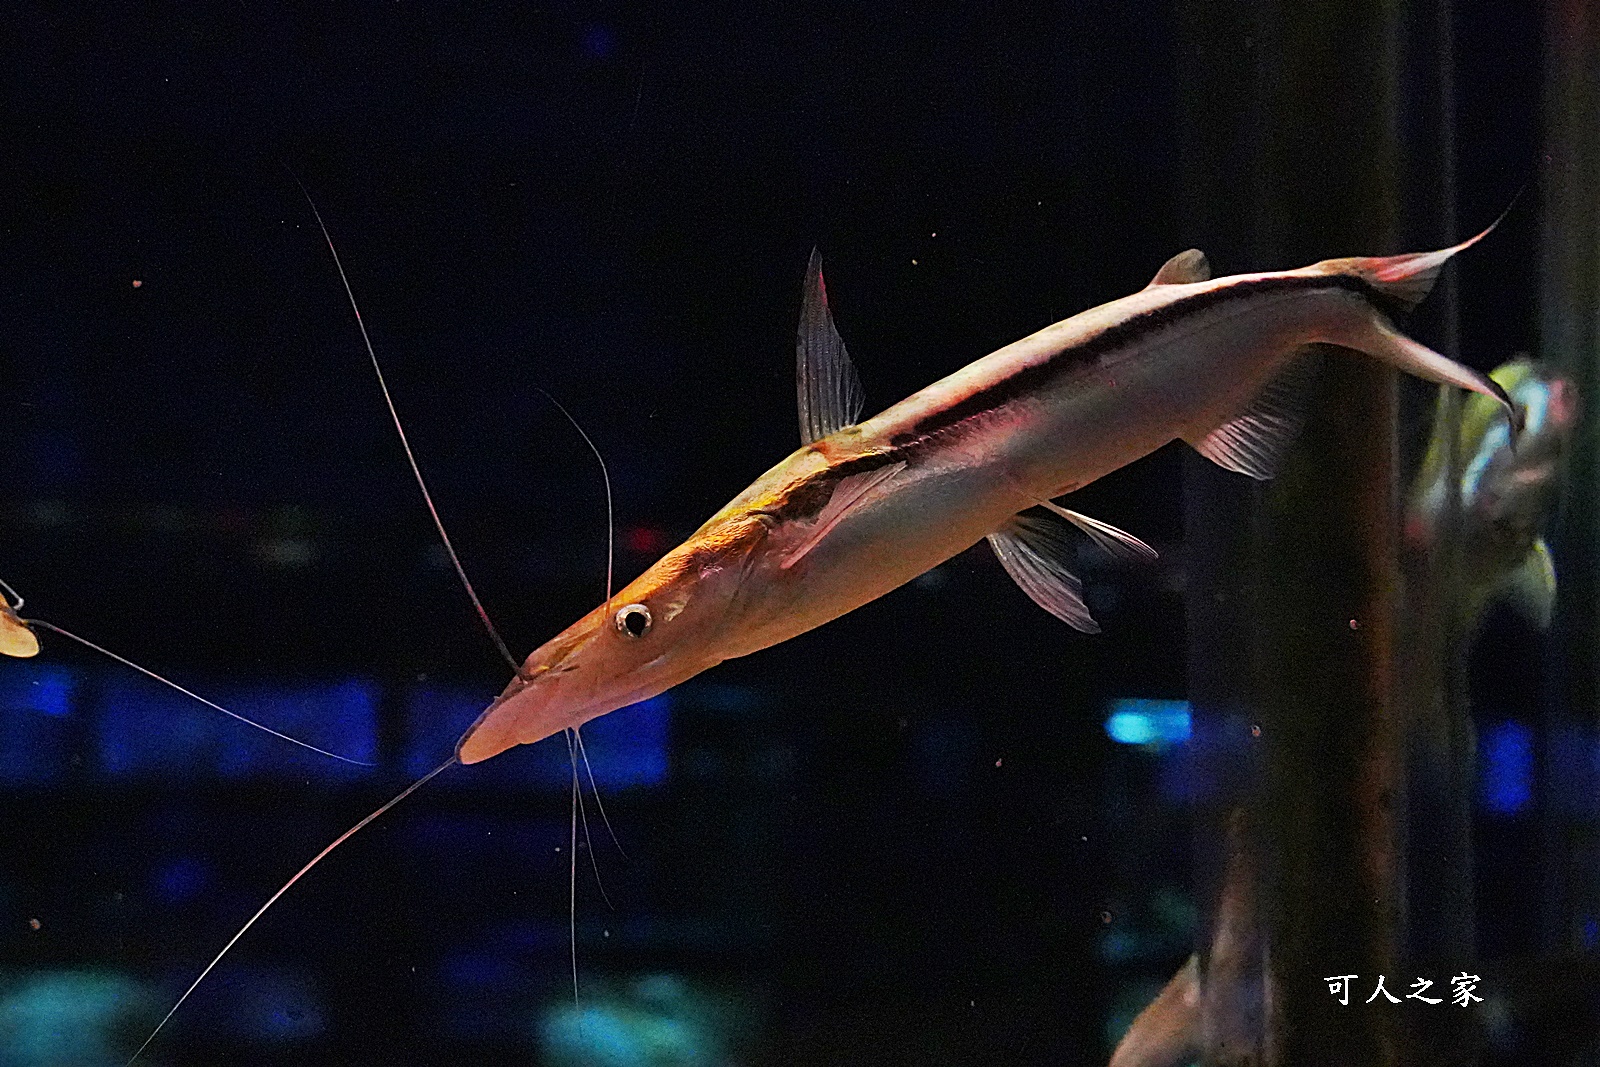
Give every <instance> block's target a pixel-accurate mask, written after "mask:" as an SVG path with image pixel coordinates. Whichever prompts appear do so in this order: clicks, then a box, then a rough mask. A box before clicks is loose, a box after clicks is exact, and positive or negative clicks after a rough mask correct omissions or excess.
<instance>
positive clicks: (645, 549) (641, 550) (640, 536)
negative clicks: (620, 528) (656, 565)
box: [622, 526, 667, 556]
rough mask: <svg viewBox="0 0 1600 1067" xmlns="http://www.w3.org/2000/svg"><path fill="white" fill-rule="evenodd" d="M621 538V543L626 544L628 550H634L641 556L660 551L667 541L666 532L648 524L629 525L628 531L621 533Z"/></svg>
mask: <svg viewBox="0 0 1600 1067" xmlns="http://www.w3.org/2000/svg"><path fill="white" fill-rule="evenodd" d="M622 538H623V543H624V544H626V545H627V546H628V551H629V552H634V553H637V554H638V555H641V556H648V555H652V554H654V553H656V552H660V551H661V550H662V549H663V548H664V547H665V546H666V543H667V535H666V534H664V533H662V532H661V531H660V530H655V529H652V528H650V527H648V526H634V527H630V528H629V529H628V531H627V532H626V533H624V534H623V535H622Z"/></svg>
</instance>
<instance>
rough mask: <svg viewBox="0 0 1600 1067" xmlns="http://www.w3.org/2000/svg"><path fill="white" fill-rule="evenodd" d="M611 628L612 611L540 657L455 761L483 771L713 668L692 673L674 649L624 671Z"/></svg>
mask: <svg viewBox="0 0 1600 1067" xmlns="http://www.w3.org/2000/svg"><path fill="white" fill-rule="evenodd" d="M597 620H598V623H599V624H598V625H597ZM609 628H610V613H609V611H608V610H605V609H597V610H596V611H595V612H591V613H590V615H588V616H585V617H584V618H583V619H581V620H579V622H577V623H575V624H574V625H573V626H572V627H570V628H569V629H568V630H566V631H564V632H563V633H561V634H559V635H558V636H556V637H554V638H552V639H551V640H550V641H549V642H548V643H547V644H545V645H544V646H542V647H541V648H539V649H538V650H537V651H535V652H534V653H533V655H532V656H530V657H529V661H530V662H534V661H538V665H537V666H531V667H530V666H529V665H527V664H524V666H523V669H522V671H521V672H520V673H518V675H517V676H516V677H514V678H512V679H511V681H510V682H508V683H507V684H506V687H505V689H504V690H502V691H501V693H500V695H499V696H497V697H496V698H495V699H494V701H493V703H491V704H490V705H489V706H488V707H487V708H485V709H484V711H483V713H482V714H481V715H479V716H478V718H477V720H476V721H475V722H474V723H473V724H472V726H471V727H469V728H468V729H467V731H466V732H465V733H463V734H462V735H461V739H460V740H459V741H457V742H456V759H457V760H458V761H460V762H461V763H463V764H471V763H481V762H482V761H483V760H486V759H488V758H490V757H491V756H496V755H498V754H500V753H501V752H504V751H505V750H506V749H508V748H513V747H515V746H517V745H529V744H533V743H534V742H537V741H542V740H544V739H545V738H546V737H549V736H551V735H552V734H558V733H560V732H561V731H563V730H567V729H571V728H573V727H577V726H581V725H583V724H584V723H586V722H588V721H589V720H590V719H593V718H597V717H599V716H601V715H605V714H607V713H608V712H612V711H615V710H617V709H618V708H624V707H627V706H628V705H630V704H636V703H638V702H639V701H641V700H648V699H649V698H650V697H653V696H656V695H657V694H660V693H662V692H665V691H666V690H668V689H670V688H672V687H673V686H674V685H677V684H678V683H679V682H681V681H683V680H685V679H686V678H689V677H692V676H693V675H695V674H698V673H699V672H700V670H702V669H704V666H706V665H705V664H702V665H700V666H691V667H687V668H685V667H683V666H682V662H688V661H687V660H681V657H678V656H675V655H672V654H670V653H671V652H672V650H671V649H663V650H662V654H660V655H657V656H655V657H652V658H650V659H648V660H646V661H645V662H643V663H635V664H632V665H628V664H626V663H625V662H624V663H618V662H617V661H616V660H615V659H612V658H610V657H611V655H612V654H613V652H614V650H613V649H611V648H610V647H609V646H608V645H607V644H606V641H607V638H608V637H614V636H615V635H612V634H608V633H607V630H608V629H609ZM596 642H599V643H600V646H599V647H596ZM591 650H592V654H586V653H590V651H591ZM552 653H553V654H552ZM680 660H681V662H680Z"/></svg>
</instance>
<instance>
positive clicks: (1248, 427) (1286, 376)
mask: <svg viewBox="0 0 1600 1067" xmlns="http://www.w3.org/2000/svg"><path fill="white" fill-rule="evenodd" d="M1318 362H1319V361H1318V359H1317V357H1316V356H1315V355H1314V354H1313V353H1311V352H1302V353H1300V354H1299V355H1296V356H1295V357H1294V358H1292V359H1291V360H1289V362H1288V364H1287V365H1286V366H1285V367H1284V368H1283V370H1281V371H1279V372H1278V374H1277V376H1276V377H1274V378H1273V379H1272V380H1271V381H1270V382H1268V383H1267V385H1266V387H1265V388H1264V389H1262V390H1261V392H1259V393H1257V394H1256V396H1255V399H1254V400H1252V401H1251V402H1250V406H1249V407H1248V408H1246V409H1245V410H1244V412H1243V413H1242V414H1240V415H1237V416H1235V417H1234V418H1232V419H1229V420H1228V421H1227V422H1225V423H1223V424H1222V425H1221V426H1218V427H1217V428H1216V429H1214V430H1212V431H1211V432H1210V433H1208V434H1206V435H1205V436H1204V437H1203V438H1201V439H1200V440H1198V441H1193V440H1191V441H1190V442H1189V443H1190V444H1191V445H1193V446H1194V448H1195V450H1196V451H1197V452H1199V453H1200V454H1201V455H1202V456H1204V457H1206V458H1207V459H1209V460H1210V461H1211V462H1213V463H1215V464H1217V465H1218V466H1219V467H1225V468H1227V469H1228V470H1230V471H1235V472H1237V473H1239V474H1248V475H1249V476H1250V477H1252V478H1258V479H1262V480H1265V479H1267V478H1271V477H1272V476H1273V475H1275V474H1277V473H1278V469H1279V468H1280V467H1282V466H1283V457H1284V456H1285V455H1286V454H1287V453H1288V451H1289V446H1290V445H1291V444H1292V443H1293V442H1294V439H1295V437H1296V435H1298V434H1299V432H1300V427H1301V426H1302V425H1303V424H1304V423H1305V414H1306V404H1307V401H1308V399H1309V395H1310V390H1311V384H1312V382H1313V381H1314V380H1315V378H1316V374H1317V366H1318Z"/></svg>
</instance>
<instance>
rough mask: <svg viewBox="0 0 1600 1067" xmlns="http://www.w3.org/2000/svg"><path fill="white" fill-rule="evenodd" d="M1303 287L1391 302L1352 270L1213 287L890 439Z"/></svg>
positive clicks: (913, 436) (908, 438)
mask: <svg viewBox="0 0 1600 1067" xmlns="http://www.w3.org/2000/svg"><path fill="white" fill-rule="evenodd" d="M1304 289H1344V290H1347V291H1349V292H1352V293H1355V294H1357V295H1358V296H1361V297H1364V298H1365V299H1367V300H1369V301H1371V302H1372V303H1374V304H1375V305H1377V306H1378V307H1380V308H1384V309H1385V310H1387V308H1386V305H1387V304H1388V303H1389V301H1387V300H1386V299H1385V298H1384V296H1383V294H1381V293H1380V292H1378V291H1377V290H1376V289H1374V288H1373V287H1372V286H1371V285H1369V284H1368V283H1367V282H1365V281H1363V280H1362V279H1360V278H1357V277H1355V276H1354V275H1349V274H1319V275H1309V276H1300V277H1279V278H1258V279H1255V280H1253V281H1247V282H1235V283H1233V284H1232V285H1228V286H1224V287H1223V288H1221V289H1212V290H1209V291H1207V292H1203V293H1195V294H1194V295H1193V296H1188V297H1184V298H1183V299H1182V300H1175V301H1173V302H1172V303H1170V304H1166V305H1164V306H1162V307H1158V308H1152V309H1151V310H1149V311H1146V312H1144V313H1142V314H1139V315H1135V316H1133V317H1132V318H1130V319H1127V320H1125V321H1123V322H1119V323H1117V324H1116V325H1114V326H1110V327H1107V328H1106V329H1104V330H1102V331H1100V333H1098V334H1096V335H1095V336H1093V337H1091V338H1089V339H1088V340H1086V341H1084V342H1083V343H1081V344H1077V345H1073V346H1072V347H1070V348H1066V349H1063V350H1062V351H1060V352H1057V353H1056V354H1055V355H1053V356H1051V357H1050V358H1049V359H1047V360H1044V361H1043V362H1041V363H1036V364H1034V365H1033V366H1031V367H1026V368H1024V369H1023V370H1021V371H1019V372H1018V373H1016V374H1013V375H1012V376H1011V377H1009V378H1006V379H1005V380H1003V381H999V382H996V383H994V384H993V385H991V386H989V387H988V388H986V389H980V390H978V391H977V392H975V393H972V394H970V395H969V396H966V397H963V398H962V399H960V400H958V401H956V402H955V403H954V404H951V405H950V406H949V407H947V408H945V409H944V410H943V411H937V412H934V413H933V414H931V415H929V416H928V417H927V418H925V419H922V420H921V421H919V422H918V423H917V424H916V425H915V426H913V427H912V428H911V429H910V430H909V431H907V432H905V433H899V434H895V436H894V437H893V439H892V441H891V443H892V444H894V445H908V444H910V443H912V442H913V441H916V440H919V439H921V438H923V437H926V436H928V435H929V434H933V433H937V432H939V431H940V430H945V429H949V428H950V427H951V426H954V425H955V424H956V423H958V422H961V421H963V420H964V419H968V418H971V417H972V416H973V415H980V414H982V413H984V412H986V411H993V410H994V409H995V408H998V407H1002V406H1003V405H1005V404H1007V403H1010V402H1011V401H1012V400H1015V399H1017V398H1018V397H1020V396H1023V395H1025V394H1028V393H1031V392H1034V391H1036V390H1039V389H1042V388H1044V387H1045V386H1046V385H1048V384H1049V383H1050V382H1051V381H1053V380H1055V379H1056V378H1057V377H1059V376H1061V375H1064V374H1068V373H1071V372H1072V371H1074V370H1076V369H1078V368H1079V367H1083V366H1085V365H1088V364H1092V363H1094V362H1095V361H1097V360H1098V359H1099V358H1100V357H1101V356H1103V355H1104V354H1106V353H1107V352H1111V351H1113V350H1115V349H1118V348H1126V347H1130V346H1133V345H1136V344H1138V342H1139V341H1140V340H1141V339H1143V338H1145V337H1147V336H1149V335H1150V334H1153V333H1156V332H1158V331H1160V330H1161V329H1163V328H1164V327H1167V326H1170V325H1172V324H1173V323H1175V322H1177V321H1178V320H1179V319H1182V318H1186V317H1188V316H1191V315H1201V314H1204V313H1205V312H1207V311H1210V310H1212V309H1214V308H1216V307H1218V306H1220V305H1223V304H1228V303H1232V302H1233V301H1236V300H1243V299H1246V298H1248V297H1252V296H1260V295H1263V294H1270V293H1283V292H1295V291H1299V290H1304Z"/></svg>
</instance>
